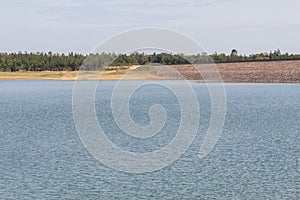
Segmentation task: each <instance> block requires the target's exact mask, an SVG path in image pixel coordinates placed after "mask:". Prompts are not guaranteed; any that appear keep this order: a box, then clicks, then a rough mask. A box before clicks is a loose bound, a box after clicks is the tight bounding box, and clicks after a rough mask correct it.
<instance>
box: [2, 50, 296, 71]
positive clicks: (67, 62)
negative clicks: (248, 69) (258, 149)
mask: <svg viewBox="0 0 300 200" xmlns="http://www.w3.org/2000/svg"><path fill="white" fill-rule="evenodd" d="M279 60H300V54H289V53H285V54H282V53H281V52H280V50H279V49H277V50H275V51H271V52H269V53H258V54H251V55H239V54H238V51H237V50H236V49H233V50H232V51H231V53H230V54H228V55H226V54H224V53H221V54H218V53H214V54H212V55H208V54H207V53H201V54H200V53H199V54H197V55H187V56H186V55H183V54H169V53H153V54H144V53H132V54H129V55H127V54H115V53H100V54H99V53H93V54H89V55H82V54H78V53H73V52H71V53H69V54H58V53H52V52H48V53H41V52H37V53H27V52H18V53H0V71H3V72H15V71H77V70H79V69H87V70H98V69H102V68H103V67H105V66H128V65H144V64H149V63H157V64H163V65H179V64H189V63H212V62H215V63H228V62H254V61H279Z"/></svg>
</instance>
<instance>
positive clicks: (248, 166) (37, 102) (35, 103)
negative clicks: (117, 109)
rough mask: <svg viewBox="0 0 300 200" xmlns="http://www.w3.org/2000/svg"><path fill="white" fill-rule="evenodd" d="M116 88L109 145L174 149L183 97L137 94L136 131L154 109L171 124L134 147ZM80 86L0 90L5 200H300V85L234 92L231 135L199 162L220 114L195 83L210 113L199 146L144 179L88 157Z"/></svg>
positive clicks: (152, 90) (7, 85)
mask: <svg viewBox="0 0 300 200" xmlns="http://www.w3.org/2000/svg"><path fill="white" fill-rule="evenodd" d="M115 83H116V82H114V81H103V82H101V83H100V85H101V87H100V86H99V88H98V89H97V93H96V104H95V108H96V111H97V117H98V119H100V120H99V123H100V125H101V126H102V128H103V130H104V132H106V134H107V137H108V138H109V139H110V140H111V141H112V142H113V143H115V144H116V145H118V146H119V147H121V148H122V149H124V150H126V151H132V152H137V153H138V152H140V153H143V152H151V151H154V150H158V149H160V148H162V147H163V146H165V145H166V144H168V142H169V141H170V139H172V138H173V137H175V135H176V131H177V129H178V126H179V123H180V106H179V105H178V101H177V99H176V97H175V96H174V94H173V93H172V92H170V91H169V90H168V89H166V88H164V87H162V86H159V85H157V84H155V82H154V83H153V84H149V85H145V86H144V87H142V88H140V89H139V90H137V91H136V93H134V94H133V96H132V98H131V99H130V103H129V104H130V111H131V116H132V119H133V120H135V121H136V123H138V124H141V125H147V124H148V123H149V122H150V118H149V116H148V115H147V112H148V110H149V108H150V107H151V106H152V105H154V104H161V105H162V106H164V107H165V110H166V112H167V114H168V117H167V120H166V123H165V126H164V127H163V129H162V130H161V132H160V133H159V134H157V135H155V136H153V137H151V138H148V139H141V138H134V137H131V136H129V135H127V134H124V133H123V132H122V131H121V130H120V129H119V128H118V126H117V125H116V123H115V122H114V119H113V115H112V113H111V110H110V109H111V105H110V96H111V93H112V91H113V88H114V85H115ZM129 83H130V81H128V82H126V81H125V82H124V83H123V84H125V85H126V84H129ZM174 84H178V87H180V85H181V82H180V81H174ZM73 86H74V82H72V81H0V136H1V137H0V199H299V188H300V174H299V159H300V157H299V155H300V131H299V130H300V85H299V84H225V89H226V96H227V101H226V106H227V111H226V120H225V124H224V129H223V132H222V134H221V137H220V138H219V140H218V142H217V144H216V146H215V147H214V149H213V150H212V151H211V152H210V153H209V154H208V155H207V156H206V157H205V158H203V159H199V158H198V153H199V150H200V147H201V144H202V141H203V138H204V136H205V134H206V131H207V129H208V124H209V117H210V108H211V106H210V97H209V93H208V91H207V88H206V86H205V84H201V83H192V87H193V88H194V89H195V92H196V94H197V98H198V100H199V105H200V108H201V109H200V114H201V118H200V126H199V129H198V132H197V136H196V138H195V140H194V141H193V143H192V145H191V146H190V148H189V149H188V150H187V151H186V152H185V153H184V154H183V155H182V156H181V157H180V159H178V160H176V161H175V162H174V163H173V164H171V165H169V166H167V167H165V168H163V169H161V170H157V171H154V172H152V173H144V174H129V173H125V172H121V171H117V170H114V169H111V168H110V167H108V166H106V165H104V164H102V163H101V162H99V161H98V160H96V159H95V158H94V157H93V156H92V155H91V154H90V153H89V152H88V151H87V149H86V148H85V147H84V145H83V144H82V142H81V140H80V138H79V135H78V134H77V132H76V129H75V124H74V120H73V112H72V91H73Z"/></svg>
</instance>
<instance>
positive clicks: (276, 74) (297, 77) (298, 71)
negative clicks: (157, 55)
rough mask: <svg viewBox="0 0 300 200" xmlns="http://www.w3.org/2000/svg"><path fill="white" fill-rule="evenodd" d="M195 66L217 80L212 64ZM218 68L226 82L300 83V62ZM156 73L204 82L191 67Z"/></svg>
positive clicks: (164, 68)
mask: <svg viewBox="0 0 300 200" xmlns="http://www.w3.org/2000/svg"><path fill="white" fill-rule="evenodd" d="M194 66H195V67H196V68H197V69H198V70H199V71H200V72H201V74H202V76H203V77H206V78H205V79H206V80H211V81H215V80H217V79H216V71H215V67H214V66H213V65H212V64H199V65H194ZM216 66H217V69H218V71H219V73H220V75H221V78H222V80H223V81H224V82H252V83H300V61H274V62H244V63H222V64H216ZM155 71H156V73H157V75H158V76H162V77H166V78H167V79H182V78H185V79H188V80H203V78H202V76H201V75H200V74H199V72H198V71H197V70H196V69H195V68H194V67H192V66H191V65H173V66H156V67H155Z"/></svg>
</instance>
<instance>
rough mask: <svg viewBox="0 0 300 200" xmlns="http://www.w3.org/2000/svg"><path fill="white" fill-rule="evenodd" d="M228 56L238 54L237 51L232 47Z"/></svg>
mask: <svg viewBox="0 0 300 200" xmlns="http://www.w3.org/2000/svg"><path fill="white" fill-rule="evenodd" d="M230 56H238V51H237V50H236V49H232V50H231V54H230Z"/></svg>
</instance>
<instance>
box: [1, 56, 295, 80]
mask: <svg viewBox="0 0 300 200" xmlns="http://www.w3.org/2000/svg"><path fill="white" fill-rule="evenodd" d="M206 65H208V67H207V68H206V69H205V70H202V72H203V73H206V74H209V73H211V71H210V70H211V68H210V67H209V64H206ZM198 67H199V68H201V65H198ZM217 67H218V69H219V72H220V74H221V76H222V79H223V81H224V82H253V83H300V61H276V62H275V61H274V62H249V63H222V64H217ZM212 74H213V73H212ZM182 78H184V79H188V80H202V77H201V75H200V74H199V73H198V71H197V70H195V69H194V68H193V67H192V66H191V65H173V66H172V65H168V66H149V65H148V66H141V67H140V66H129V67H122V69H118V70H116V69H109V70H105V71H102V72H99V71H98V72H73V71H72V72H71V71H61V72H58V71H52V72H51V71H43V72H0V80H99V79H101V80H120V79H122V80H159V79H167V80H169V79H171V80H177V79H182ZM212 80H213V79H212Z"/></svg>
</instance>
